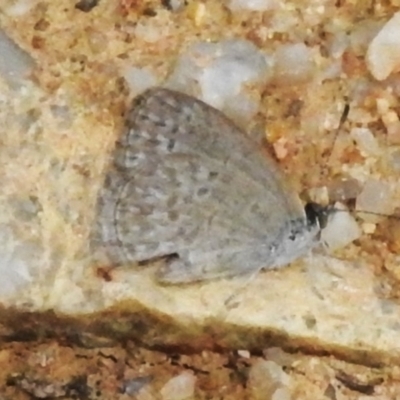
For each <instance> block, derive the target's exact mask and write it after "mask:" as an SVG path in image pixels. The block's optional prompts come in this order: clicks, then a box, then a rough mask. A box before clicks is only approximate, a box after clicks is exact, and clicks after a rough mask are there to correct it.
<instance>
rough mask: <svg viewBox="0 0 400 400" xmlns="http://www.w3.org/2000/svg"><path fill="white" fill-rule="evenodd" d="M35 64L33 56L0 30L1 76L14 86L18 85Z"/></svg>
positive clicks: (27, 75)
mask: <svg viewBox="0 0 400 400" xmlns="http://www.w3.org/2000/svg"><path fill="white" fill-rule="evenodd" d="M34 66H35V63H34V61H33V59H32V57H31V56H30V55H29V54H28V53H26V52H25V51H24V50H22V49H21V48H20V47H19V46H17V45H16V44H15V43H14V41H13V40H12V39H11V38H9V37H8V36H7V35H6V34H5V33H4V31H2V30H0V77H2V78H3V79H4V80H5V81H6V82H7V83H8V84H9V85H11V86H12V87H18V86H20V85H21V83H22V82H23V81H24V80H25V79H27V78H28V77H29V74H30V73H31V72H32V70H33V68H34Z"/></svg>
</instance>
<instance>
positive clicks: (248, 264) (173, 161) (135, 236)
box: [95, 89, 303, 282]
mask: <svg viewBox="0 0 400 400" xmlns="http://www.w3.org/2000/svg"><path fill="white" fill-rule="evenodd" d="M282 182H284V179H283V178H282V175H281V173H280V171H279V170H278V169H277V167H276V165H275V163H274V162H273V160H271V159H269V158H268V157H267V156H266V154H264V153H263V152H262V150H261V149H260V148H258V147H257V145H256V144H255V143H253V142H252V141H251V140H250V139H249V138H248V137H247V136H246V135H245V134H244V133H243V132H242V131H240V130H239V129H238V128H237V127H236V126H235V125H233V124H232V123H231V122H230V121H229V120H228V119H227V118H226V117H225V116H224V115H223V114H222V113H220V112H219V111H217V110H215V109H213V108H211V107H209V106H207V105H206V104H204V103H203V102H201V101H199V100H196V99H194V98H192V97H190V96H186V95H183V94H180V93H177V92H173V91H169V90H166V89H151V90H149V91H147V92H145V93H144V94H143V95H141V96H139V97H138V98H137V99H136V101H135V102H134V105H133V107H132V109H131V111H130V112H129V114H128V116H127V120H126V130H125V132H124V133H123V135H122V136H121V138H120V140H118V142H117V144H116V149H115V153H114V155H113V164H112V165H111V168H110V170H109V172H108V175H107V177H106V183H105V185H104V188H103V190H102V193H101V195H100V198H99V205H98V213H99V216H98V227H97V230H96V231H97V232H98V233H97V236H96V237H95V241H97V242H98V243H101V244H103V245H104V246H105V247H106V250H107V253H108V255H109V258H110V260H111V262H112V263H113V264H124V263H128V262H139V261H144V260H149V259H154V258H157V257H162V256H165V255H169V254H177V255H178V256H179V258H178V259H177V260H174V261H172V262H171V263H170V264H168V265H167V266H166V267H165V269H164V270H163V271H162V272H161V273H160V275H159V278H160V279H161V280H164V281H168V282H189V281H194V280H202V279H212V278H215V277H226V276H233V275H238V274H244V273H251V272H253V271H256V270H257V269H259V268H261V267H262V266H264V265H268V263H270V262H271V258H272V257H273V254H272V253H273V251H274V246H273V244H274V243H279V241H280V240H281V237H282V238H283V235H284V233H285V232H286V231H287V230H288V226H287V225H288V223H290V221H291V220H292V219H296V218H299V217H301V216H302V215H303V214H302V213H303V211H302V207H301V204H300V202H298V201H297V200H296V199H295V198H294V197H293V195H291V193H290V192H289V191H288V190H287V189H286V188H285V187H284V186H283V183H282ZM271 209H273V210H274V212H273V213H271V211H270V210H271ZM281 211H282V212H281ZM282 240H283V239H282Z"/></svg>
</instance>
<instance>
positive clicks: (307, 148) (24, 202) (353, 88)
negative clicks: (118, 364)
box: [0, 1, 400, 365]
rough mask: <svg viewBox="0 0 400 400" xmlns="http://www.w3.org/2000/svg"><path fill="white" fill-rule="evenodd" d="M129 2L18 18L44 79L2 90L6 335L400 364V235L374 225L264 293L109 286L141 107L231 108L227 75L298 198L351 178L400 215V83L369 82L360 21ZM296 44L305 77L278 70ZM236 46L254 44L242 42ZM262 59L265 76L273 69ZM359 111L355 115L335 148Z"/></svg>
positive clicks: (124, 272)
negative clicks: (104, 239) (286, 41)
mask: <svg viewBox="0 0 400 400" xmlns="http://www.w3.org/2000/svg"><path fill="white" fill-rule="evenodd" d="M112 3H113V2H107V1H102V2H100V3H99V5H98V6H97V7H95V8H94V9H93V10H92V11H88V12H84V11H81V10H79V9H77V8H74V7H73V6H65V7H66V8H63V7H64V6H63V7H61V5H56V4H53V3H51V4H50V3H49V4H48V5H47V6H46V7H45V9H43V7H40V6H39V5H38V6H32V7H31V8H28V10H27V11H26V13H25V14H23V15H22V16H21V15H14V14H12V12H15V10H14V9H10V8H7V7H6V6H4V8H3V10H2V14H1V21H2V24H3V26H4V29H5V31H6V32H7V35H9V37H11V38H12V39H13V40H14V41H15V42H17V43H19V44H20V45H21V47H22V48H24V49H29V50H28V51H29V54H30V56H31V57H32V59H33V60H35V67H34V70H33V72H32V75H31V77H30V80H29V81H28V82H26V84H24V85H22V87H20V88H17V89H16V88H15V87H10V86H9V85H8V83H7V81H6V79H2V80H1V82H0V83H1V88H2V95H1V98H0V102H1V107H0V134H1V147H0V176H1V182H2V188H1V193H0V259H1V261H0V274H1V281H0V304H1V307H0V328H1V329H0V335H1V336H2V337H3V338H16V337H20V338H23V337H32V336H37V337H43V336H56V337H68V338H69V339H71V340H77V341H78V342H80V343H83V344H85V345H88V346H89V345H99V344H101V343H102V341H106V342H107V340H120V339H138V340H139V341H140V342H141V343H144V344H146V345H150V346H157V347H163V346H174V347H175V346H177V347H182V348H193V349H197V350H199V349H204V348H237V349H243V348H245V349H263V348H265V347H268V346H271V345H278V346H283V347H285V348H287V349H291V350H296V349H302V350H305V351H309V352H314V353H324V354H334V355H337V356H339V357H343V358H345V359H347V360H352V361H356V362H360V363H365V364H368V365H379V364H389V363H396V364H398V363H400V344H399V341H398V334H399V330H400V325H399V322H398V321H399V320H400V304H399V303H398V301H397V297H398V288H399V283H398V277H399V275H398V271H397V270H398V265H399V256H398V255H397V252H398V251H399V250H400V247H399V242H398V232H399V230H398V229H399V228H398V225H397V221H396V220H385V219H384V218H378V219H376V218H372V219H371V218H369V219H368V216H367V217H365V218H364V219H363V220H362V221H361V222H360V232H363V235H362V236H361V237H359V238H358V239H357V240H356V241H355V242H353V243H350V244H348V245H347V246H346V247H345V248H341V249H339V251H338V252H337V253H335V254H333V253H332V252H330V251H329V250H327V251H324V250H323V249H317V250H316V251H314V252H313V254H310V256H308V257H306V258H304V259H302V260H298V262H296V263H295V264H294V265H292V266H290V267H288V268H284V269H281V270H277V271H268V272H261V273H260V274H258V275H257V276H256V277H255V278H254V279H253V280H251V281H250V282H247V283H246V282H244V281H243V279H239V278H235V279H230V280H219V281H212V282H208V283H199V284H193V285H187V286H168V287H167V286H160V285H159V284H157V283H156V282H155V280H154V279H153V274H154V269H155V268H156V266H153V267H146V268H142V270H138V269H135V268H132V267H130V266H125V267H121V268H118V269H113V270H110V269H109V268H108V266H107V265H99V264H98V263H95V262H94V261H93V258H92V254H91V252H90V248H89V235H90V231H91V229H92V227H93V224H94V219H95V217H96V214H95V204H96V199H97V195H98V193H99V189H100V187H101V185H102V183H103V179H104V174H105V171H106V169H107V165H108V163H109V155H110V153H111V151H112V149H113V146H114V142H115V140H116V138H117V137H118V135H119V134H121V130H122V125H123V118H122V117H121V115H122V113H123V112H124V111H125V110H126V107H127V104H128V98H130V97H133V96H135V95H136V94H138V93H139V92H140V91H142V90H143V89H145V88H146V87H148V86H151V85H153V84H162V83H167V84H169V85H171V86H173V87H175V88H179V89H181V90H184V88H185V87H186V92H188V93H191V94H194V95H196V96H198V97H199V98H203V97H204V96H205V97H206V98H208V99H214V100H215V99H216V97H213V91H212V88H213V87H212V82H213V81H212V79H220V78H221V76H224V71H236V72H237V70H238V71H240V73H236V74H233V73H232V74H230V75H229V79H231V81H229V82H230V85H225V86H224V85H222V84H221V85H219V86H218V88H219V91H218V94H219V97H218V98H217V100H218V104H216V105H215V106H218V105H219V106H220V107H221V109H222V111H224V112H226V113H227V114H228V115H230V116H231V117H232V118H235V116H236V117H238V120H237V121H236V122H237V123H238V124H240V123H241V121H242V123H243V121H244V123H243V126H245V127H246V129H247V130H248V131H249V132H250V134H254V132H256V133H259V132H260V131H261V133H262V136H265V135H267V136H268V139H269V140H270V142H271V143H272V146H273V147H274V149H275V152H276V154H277V157H278V158H279V159H280V162H281V165H282V168H283V169H285V170H286V172H287V173H288V177H289V178H288V179H290V180H291V181H293V182H292V183H293V185H294V187H295V188H296V190H298V191H299V192H303V191H305V192H307V193H310V192H311V193H314V194H317V195H318V194H319V195H321V193H325V192H326V193H328V194H329V198H330V199H333V200H340V199H341V198H340V196H339V195H338V193H339V192H340V190H338V182H339V178H346V179H347V180H352V181H356V182H357V185H353V186H352V187H351V188H350V189H346V190H345V192H346V191H347V192H351V189H352V188H353V187H354V188H356V189H357V188H358V186H359V187H360V190H359V191H357V190H358V189H357V190H356V194H355V196H354V197H357V196H358V195H359V194H360V193H363V192H362V190H363V189H365V188H367V189H368V190H369V193H376V194H377V196H376V198H375V197H373V196H372V195H371V197H370V198H373V201H370V202H368V199H367V201H366V200H365V196H364V197H360V198H362V199H363V206H364V207H367V208H368V209H369V210H370V211H374V210H378V211H380V212H382V210H383V211H386V212H387V213H392V212H394V211H395V209H396V207H397V205H398V204H399V191H400V186H399V183H398V173H399V170H400V163H399V160H400V158H399V157H400V154H399V150H398V149H397V148H396V145H398V143H399V141H398V135H399V132H400V131H398V130H396V126H397V125H396V117H397V114H396V112H397V111H396V110H398V100H397V99H398V97H396V95H395V94H394V93H397V92H396V91H398V87H399V86H398V80H396V79H397V78H396V77H393V80H391V81H389V82H388V83H387V84H386V86H385V85H383V84H382V83H377V82H375V81H374V80H373V78H372V77H371V76H370V75H369V74H368V72H367V67H366V65H365V62H364V60H363V55H365V49H366V47H367V46H366V45H367V44H368V40H371V38H370V37H369V36H368V35H367V34H365V36H362V35H361V39H360V31H361V32H362V28H360V26H359V22H355V21H359V15H358V14H357V15H356V13H355V14H354V15H353V14H352V12H351V10H350V11H348V14H344V11H341V10H338V9H336V8H335V7H328V6H327V7H326V8H325V9H324V13H322V14H321V13H320V11H321V10H319V11H318V10H314V11H313V10H312V9H311V8H310V10H309V12H308V14H307V13H306V14H307V15H308V17H307V18H306V17H304V19H302V18H300V17H298V16H297V14H295V13H293V12H292V10H291V9H290V8H287V9H286V8H285V7H282V8H279V9H277V10H275V11H274V10H270V11H268V13H267V14H264V19H265V20H263V19H262V18H261V16H260V15H259V14H257V13H255V14H254V13H251V12H248V13H247V12H244V13H240V15H238V14H235V13H233V14H230V11H229V10H227V9H225V8H224V7H222V6H221V5H220V4H219V2H214V1H210V2H206V3H196V2H193V4H191V5H190V6H188V7H183V8H182V9H179V10H177V11H173V10H169V9H166V8H163V7H162V6H160V5H154V7H153V6H151V7H153V8H151V7H150V6H149V8H148V9H146V8H142V7H139V8H140V9H135V8H134V6H133V5H132V7H131V8H129V7H128V6H126V4H125V3H124V5H125V6H124V7H123V6H120V7H116V6H115V5H113V4H112ZM150 9H153V11H154V12H155V15H153V14H154V12H150V11H151V10H150ZM13 10H14V11H13ZM149 10H150V11H149ZM389 11H390V10H389ZM10 13H11V14H10ZM10 15H12V17H11V16H10ZM310 15H312V16H313V17H314V19H313V18H311V17H310ZM332 15H335V18H334V19H332V18H330V17H331V16H332ZM296 18H297V19H296ZM291 20H292V21H294V22H293V25H288V26H286V25H285V24H289V22H290V21H291ZM71 21H73V22H71ZM243 21H248V24H247V25H246V24H244V23H243ZM352 21H354V22H352ZM317 22H319V23H321V24H322V26H323V27H324V28H325V29H326V31H327V32H330V33H329V35H327V37H329V39H326V41H325V40H322V39H321V38H320V36H319V35H318V34H317V33H316V32H314V31H312V30H311V31H307V32H308V33H307V35H308V36H307V35H306V34H305V33H304V37H302V39H299V37H300V36H299V35H298V32H297V31H301V28H304V32H306V27H307V26H308V24H311V25H312V26H314V24H316V23H317ZM22 26H23V27H24V29H22ZM293 26H296V27H297V28H296V32H294V31H293V32H292V28H293ZM343 26H346V27H347V28H348V30H349V31H350V34H349V37H348V36H346V35H345V36H343V35H342V30H343V29H342V28H343ZM282 29H283V30H284V32H286V35H288V37H289V38H290V39H291V40H292V41H295V38H297V39H296V41H297V42H299V43H301V44H300V45H299V46H297V47H296V49H297V50H298V51H299V52H300V53H301V54H300V55H299V62H302V61H301V60H303V57H307V60H306V62H304V63H303V64H302V65H298V66H297V67H298V68H296V71H301V74H300V75H301V76H299V74H297V73H293V71H292V70H291V69H290V66H289V65H286V67H287V68H288V70H279V73H278V72H276V71H275V72H274V68H273V65H274V62H275V61H276V60H275V58H274V57H275V56H276V53H275V50H276V49H277V48H279V45H280V43H281V41H280V39H281V36H280V34H278V32H281V31H282ZM227 31H229V32H231V33H232V34H231V35H226V34H225V33H226V32H227ZM60 32H61V33H60ZM356 33H357V35H358V36H357V46H353V45H352V43H354V40H353V41H352V40H351V39H352V38H353V39H354V36H356ZM274 35H275V36H274ZM291 35H293V37H292V36H291ZM351 35H353V36H351ZM227 36H229V37H231V36H235V37H239V38H241V39H240V41H237V42H235V41H233V44H232V42H229V41H228V42H226V39H227ZM306 36H307V37H306ZM363 38H364V40H365V42H366V43H363V44H364V45H365V46H364V47H363V46H360V40H361V41H362V39H363ZM211 40H212V41H214V42H216V43H218V45H217V47H213V46H211V44H209V42H210V41H211ZM199 43H201V44H200V45H199ZM220 43H222V44H220ZM304 43H306V45H305V44H304ZM218 46H220V47H218ZM360 48H361V49H364V50H360ZM360 51H361V52H362V51H364V53H361V55H360V53H359V52H360ZM221 54H222V56H221ZM220 57H222V58H220ZM310 57H312V59H311V60H310ZM248 58H251V60H257V62H256V63H255V64H257V65H256V71H251V70H249V68H250V67H249V64H248V63H246V60H247V59H248ZM289 58H290V57H289ZM285 59H286V58H284V57H283V58H282V57H281V58H279V62H280V64H279V65H281V67H280V68H284V66H285ZM291 62H292V61H291ZM250 64H251V63H250ZM221 65H222V66H223V67H221ZM188 66H189V67H188ZM32 68H33V67H32ZM207 68H208V69H207ZM232 68H233V70H232ZM235 68H237V69H235ZM205 70H206V71H207V74H205V73H203V72H204V71H205ZM138 71H139V74H138ZM177 71H178V72H179V73H180V74H181V75H179V76H177V74H176V73H177ZM190 71H192V72H190ZM123 76H124V77H125V78H126V80H127V82H128V83H125V81H124V79H123V78H122V77H123ZM210 77H211V78H210ZM3 78H4V77H3ZM210 79H211V80H210ZM128 84H129V85H128ZM232 87H235V88H236V87H237V88H238V89H237V90H236V89H235V90H232ZM222 94H223V95H222ZM202 96H203V97H202ZM346 98H347V100H346ZM229 100H231V101H229ZM215 101H216V100H215ZM346 102H348V103H349V104H350V113H349V116H348V119H347V122H346V123H345V125H344V127H343V130H342V133H339V135H338V138H337V140H336V142H335V146H334V148H333V150H332V143H333V140H334V136H335V132H336V128H337V126H338V124H339V120H340V118H341V114H342V110H343V108H344V106H345V104H346ZM235 110H241V113H242V114H240V115H239V114H238V113H237V112H236V111H235ZM397 122H398V118H397ZM265 127H266V128H265ZM354 127H364V128H366V129H367V128H368V132H367V134H366V135H365V136H363V135H357V137H356V140H354V141H353V139H352V138H351V136H349V135H347V132H348V131H350V130H351V128H354ZM363 132H364V131H363ZM371 135H373V137H374V140H375V141H374V143H373V146H372V147H371V146H370V143H371V138H370V136H371ZM353 136H354V135H353ZM365 137H366V138H367V139H365ZM371 148H372V150H371ZM331 151H332V154H330V153H331ZM324 152H326V153H329V154H330V155H329V157H326V156H323V155H322V153H324ZM343 187H345V186H344V184H343V185H342V183H340V182H339V188H343ZM371 187H372V188H373V189H371ZM313 188H317V189H316V190H315V191H314V192H312V191H311V189H313ZM347 192H346V193H347ZM346 193H345V195H344V198H345V199H346V196H347V194H346ZM380 193H384V194H385V198H384V199H383V200H382V199H381V200H382V201H380V200H379V194H380ZM364 194H365V193H364ZM348 197H351V196H348ZM357 200H358V201H359V198H357ZM382 204H383V205H384V206H382ZM357 207H358V208H360V206H359V204H358V206H357ZM364 209H365V208H364ZM378 222H379V224H377V223H378ZM344 236H345V235H344ZM232 295H234V298H233V300H232V301H230V307H227V306H226V305H225V302H226V300H227V299H228V298H229V297H230V296H232Z"/></svg>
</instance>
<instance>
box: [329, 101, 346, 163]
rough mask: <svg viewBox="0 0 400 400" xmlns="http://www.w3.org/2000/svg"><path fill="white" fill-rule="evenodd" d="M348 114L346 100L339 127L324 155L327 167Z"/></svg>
mask: <svg viewBox="0 0 400 400" xmlns="http://www.w3.org/2000/svg"><path fill="white" fill-rule="evenodd" d="M349 112H350V104H349V103H348V100H347V98H346V104H345V106H344V108H343V112H342V116H341V117H340V121H339V125H338V127H337V129H336V132H335V136H334V138H333V141H332V146H331V147H330V150H329V151H328V152H327V153H326V154H325V157H326V159H327V165H330V162H331V157H332V154H333V150H334V148H335V144H336V141H337V138H338V136H339V133H340V131H341V130H342V127H343V125H344V123H345V122H346V121H347V117H348V116H349Z"/></svg>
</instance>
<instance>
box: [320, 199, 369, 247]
mask: <svg viewBox="0 0 400 400" xmlns="http://www.w3.org/2000/svg"><path fill="white" fill-rule="evenodd" d="M335 208H338V209H339V208H340V205H335ZM361 235H362V231H361V228H360V227H359V226H358V224H357V221H356V220H355V218H354V217H353V216H352V215H351V214H350V213H349V212H348V211H346V210H345V209H343V210H338V211H337V212H334V213H333V214H332V215H331V216H330V218H329V221H328V224H327V226H326V227H325V228H324V229H323V230H322V232H321V239H322V241H323V243H325V244H326V245H327V246H328V248H329V249H331V250H336V249H340V248H343V247H346V246H347V245H348V244H349V243H351V242H353V241H354V240H356V239H358V238H359V237H360V236H361Z"/></svg>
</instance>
